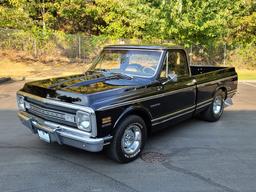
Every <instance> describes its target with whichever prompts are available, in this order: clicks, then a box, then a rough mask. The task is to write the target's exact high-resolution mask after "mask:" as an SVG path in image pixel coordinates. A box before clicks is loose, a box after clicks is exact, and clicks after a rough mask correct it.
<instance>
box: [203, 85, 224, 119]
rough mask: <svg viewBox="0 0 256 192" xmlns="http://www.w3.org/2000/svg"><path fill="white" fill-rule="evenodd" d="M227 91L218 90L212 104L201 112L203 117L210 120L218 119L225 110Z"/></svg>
mask: <svg viewBox="0 0 256 192" xmlns="http://www.w3.org/2000/svg"><path fill="white" fill-rule="evenodd" d="M224 99H225V92H223V91H222V90H218V91H217V92H216V93H215V95H214V98H213V101H212V103H211V105H210V106H209V107H208V108H207V109H206V110H205V111H203V112H202V113H201V117H202V118H203V119H204V120H206V121H210V122H215V121H218V120H219V119H220V117H221V115H222V113H223V111H224Z"/></svg>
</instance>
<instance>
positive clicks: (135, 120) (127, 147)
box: [108, 115, 147, 163]
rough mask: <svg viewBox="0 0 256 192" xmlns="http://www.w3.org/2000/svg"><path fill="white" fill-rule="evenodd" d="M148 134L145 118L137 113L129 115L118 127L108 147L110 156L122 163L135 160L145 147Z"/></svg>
mask: <svg viewBox="0 0 256 192" xmlns="http://www.w3.org/2000/svg"><path fill="white" fill-rule="evenodd" d="M146 136H147V131H146V125H145V122H144V120H143V119H142V118H141V117H139V116H136V115H131V116H128V117H127V118H126V119H125V120H124V121H123V122H121V123H120V125H119V126H118V127H117V130H116V133H115V135H114V138H113V141H112V142H111V144H110V146H109V148H108V155H109V157H110V158H111V159H113V160H115V161H118V162H121V163H128V162H130V161H133V160H135V159H136V158H137V157H138V156H139V155H140V153H141V151H142V150H143V148H144V145H145V141H146Z"/></svg>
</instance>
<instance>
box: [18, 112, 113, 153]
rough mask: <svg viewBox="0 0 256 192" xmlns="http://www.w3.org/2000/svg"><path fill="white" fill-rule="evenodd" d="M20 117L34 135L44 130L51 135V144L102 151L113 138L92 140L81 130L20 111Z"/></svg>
mask: <svg viewBox="0 0 256 192" xmlns="http://www.w3.org/2000/svg"><path fill="white" fill-rule="evenodd" d="M18 117H19V118H20V120H21V122H22V123H23V124H24V125H25V126H26V127H28V128H29V129H30V130H31V131H32V132H33V133H34V134H37V130H38V129H39V130H43V131H45V132H47V133H48V134H49V136H50V140H51V142H57V143H59V144H60V145H62V144H65V145H69V146H73V147H76V148H80V149H83V150H86V151H91V152H98V151H101V150H102V149H103V146H104V145H106V144H109V142H110V140H111V138H112V137H111V136H109V137H104V138H92V137H91V136H90V134H89V133H86V132H84V131H81V130H79V129H74V128H72V127H67V126H64V125H60V124H56V123H53V122H49V121H45V120H43V119H41V118H38V117H36V116H34V115H31V114H29V113H26V112H21V111H20V112H19V113H18Z"/></svg>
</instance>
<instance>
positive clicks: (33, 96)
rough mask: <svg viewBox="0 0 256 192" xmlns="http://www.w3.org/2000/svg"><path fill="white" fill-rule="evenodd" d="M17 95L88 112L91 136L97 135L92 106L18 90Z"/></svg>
mask: <svg viewBox="0 0 256 192" xmlns="http://www.w3.org/2000/svg"><path fill="white" fill-rule="evenodd" d="M17 95H21V96H24V97H28V98H31V99H34V100H36V101H39V102H42V103H46V104H52V105H56V106H60V107H66V108H70V109H74V110H80V111H84V112H87V113H89V114H90V116H91V120H92V121H91V122H92V132H91V136H93V137H96V136H97V122H96V115H95V111H94V110H93V109H92V108H90V107H85V106H81V105H75V104H71V103H64V102H61V101H55V100H51V99H47V98H42V97H39V96H36V95H32V94H30V93H26V92H23V91H18V92H17Z"/></svg>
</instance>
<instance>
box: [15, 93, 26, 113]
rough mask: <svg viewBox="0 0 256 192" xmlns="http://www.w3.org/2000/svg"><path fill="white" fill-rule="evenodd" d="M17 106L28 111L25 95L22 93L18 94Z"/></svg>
mask: <svg viewBox="0 0 256 192" xmlns="http://www.w3.org/2000/svg"><path fill="white" fill-rule="evenodd" d="M17 106H18V109H19V110H21V111H26V108H25V100H24V97H23V96H21V95H17Z"/></svg>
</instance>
